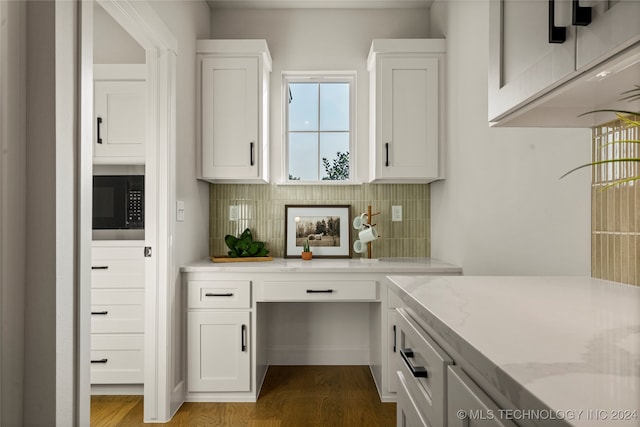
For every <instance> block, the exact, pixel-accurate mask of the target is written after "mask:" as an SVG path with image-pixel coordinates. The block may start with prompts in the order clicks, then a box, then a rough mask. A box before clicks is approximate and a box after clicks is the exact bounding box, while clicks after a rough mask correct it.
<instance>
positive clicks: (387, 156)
mask: <svg viewBox="0 0 640 427" xmlns="http://www.w3.org/2000/svg"><path fill="white" fill-rule="evenodd" d="M384 151H385V153H386V154H385V160H384V165H385V166H387V167H388V166H389V143H388V142H387V143H385V144H384Z"/></svg>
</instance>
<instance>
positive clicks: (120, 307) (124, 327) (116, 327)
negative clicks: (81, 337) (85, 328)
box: [91, 289, 144, 334]
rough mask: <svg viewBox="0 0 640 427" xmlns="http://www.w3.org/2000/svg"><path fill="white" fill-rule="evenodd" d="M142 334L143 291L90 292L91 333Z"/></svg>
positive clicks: (99, 290) (103, 290)
mask: <svg viewBox="0 0 640 427" xmlns="http://www.w3.org/2000/svg"><path fill="white" fill-rule="evenodd" d="M142 332H144V290H115V291H114V290H111V289H94V290H92V291H91V333H92V334H96V333H100V334H104V333H142Z"/></svg>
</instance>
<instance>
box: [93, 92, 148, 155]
mask: <svg viewBox="0 0 640 427" xmlns="http://www.w3.org/2000/svg"><path fill="white" fill-rule="evenodd" d="M145 99H146V84H145V82H144V81H96V82H94V109H95V111H94V115H95V120H96V121H95V123H94V139H93V141H94V143H93V148H94V149H93V158H94V163H100V164H144V144H145V139H146V136H145V135H146V107H145V105H146V103H145Z"/></svg>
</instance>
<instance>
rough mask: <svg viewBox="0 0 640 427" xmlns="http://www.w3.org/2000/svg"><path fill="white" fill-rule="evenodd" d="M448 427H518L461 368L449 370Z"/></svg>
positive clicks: (454, 367) (456, 367)
mask: <svg viewBox="0 0 640 427" xmlns="http://www.w3.org/2000/svg"><path fill="white" fill-rule="evenodd" d="M447 386H448V387H447V388H448V389H447V401H448V403H447V407H448V409H447V426H448V427H516V425H515V424H514V423H513V422H512V421H510V420H508V419H502V418H505V417H501V416H500V414H501V412H500V409H499V408H498V406H497V405H496V404H495V403H494V402H493V401H492V400H491V399H490V398H489V396H487V395H486V394H485V393H484V392H483V391H482V389H481V388H480V387H478V386H477V385H476V384H475V383H474V382H473V381H472V380H471V379H470V378H469V377H468V376H467V375H466V374H465V373H464V372H463V371H462V369H461V368H460V367H459V366H449V368H448V370H447Z"/></svg>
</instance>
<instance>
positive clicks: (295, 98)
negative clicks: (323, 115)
mask: <svg viewBox="0 0 640 427" xmlns="http://www.w3.org/2000/svg"><path fill="white" fill-rule="evenodd" d="M289 90H290V93H291V96H290V97H289V100H290V102H289V130H290V131H292V130H293V131H310V130H318V83H289Z"/></svg>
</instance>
